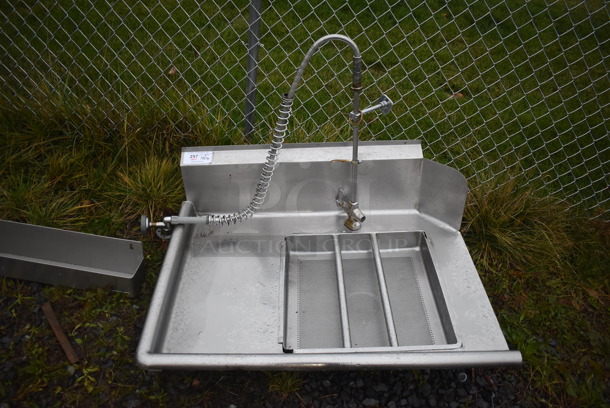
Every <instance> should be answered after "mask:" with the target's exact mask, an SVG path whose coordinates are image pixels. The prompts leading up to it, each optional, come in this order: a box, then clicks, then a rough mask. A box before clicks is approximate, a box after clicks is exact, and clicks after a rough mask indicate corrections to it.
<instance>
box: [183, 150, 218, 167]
mask: <svg viewBox="0 0 610 408" xmlns="http://www.w3.org/2000/svg"><path fill="white" fill-rule="evenodd" d="M213 157H214V152H183V153H182V164H186V165H188V164H212V158H213Z"/></svg>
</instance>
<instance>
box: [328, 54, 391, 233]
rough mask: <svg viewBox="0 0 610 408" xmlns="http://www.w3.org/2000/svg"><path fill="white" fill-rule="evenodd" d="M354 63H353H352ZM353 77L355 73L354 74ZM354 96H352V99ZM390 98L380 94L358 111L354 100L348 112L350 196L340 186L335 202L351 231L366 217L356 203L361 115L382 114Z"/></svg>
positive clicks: (388, 106)
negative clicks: (352, 109)
mask: <svg viewBox="0 0 610 408" xmlns="http://www.w3.org/2000/svg"><path fill="white" fill-rule="evenodd" d="M354 65H355V64H354ZM354 78H355V75H354ZM355 100H356V98H354V101H355ZM392 105H393V103H392V100H391V99H390V98H388V97H387V96H386V95H381V97H380V98H379V99H378V100H377V104H375V105H373V106H370V107H368V108H366V109H364V110H362V111H360V110H359V109H358V107H357V105H356V102H354V111H353V112H351V113H350V115H349V120H350V123H351V125H352V131H353V138H352V144H353V147H352V161H351V180H350V183H349V189H350V196H349V198H348V197H347V196H346V194H345V193H344V192H343V190H342V189H341V188H339V191H338V192H337V197H336V202H337V205H338V206H339V207H341V208H342V209H343V211H345V212H346V213H347V219H346V220H345V222H344V223H343V225H345V226H346V227H347V228H348V229H350V230H352V231H358V230H359V229H360V228H361V227H362V222H364V220H365V219H366V216H365V215H364V214H363V213H362V211H361V210H360V208H359V205H358V164H359V163H360V161H359V160H358V142H359V140H358V129H359V127H360V123H361V122H362V117H363V115H364V114H365V113H369V112H372V111H374V110H377V109H379V111H380V112H381V113H383V114H386V113H388V112H389V111H390V109H392Z"/></svg>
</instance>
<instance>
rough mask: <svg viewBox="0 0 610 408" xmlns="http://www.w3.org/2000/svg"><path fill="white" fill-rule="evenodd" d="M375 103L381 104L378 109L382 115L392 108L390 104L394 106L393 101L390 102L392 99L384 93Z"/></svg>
mask: <svg viewBox="0 0 610 408" xmlns="http://www.w3.org/2000/svg"><path fill="white" fill-rule="evenodd" d="M377 104H378V105H381V107H380V108H379V111H380V112H381V113H383V114H384V115H385V114H386V113H388V112H389V111H390V110H391V109H392V106H394V102H392V100H391V99H390V98H389V97H388V96H387V95H386V94H383V95H381V96H380V97H379V99H378V100H377Z"/></svg>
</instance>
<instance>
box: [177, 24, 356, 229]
mask: <svg viewBox="0 0 610 408" xmlns="http://www.w3.org/2000/svg"><path fill="white" fill-rule="evenodd" d="M331 40H337V41H342V42H345V43H347V44H348V45H349V46H350V47H351V48H352V50H353V52H354V69H353V83H352V89H353V91H354V112H353V115H355V116H357V115H358V114H359V113H360V102H359V101H360V99H359V95H360V90H361V89H362V86H361V83H360V74H361V63H362V62H361V58H360V51H359V50H358V46H357V45H356V43H354V41H353V40H352V39H351V38H349V37H346V36H344V35H340V34H331V35H326V36H324V37H322V38H320V39H319V40H318V41H316V42H315V43H314V44H313V45H312V46H311V48H310V49H309V51H308V52H307V54H306V55H305V58H304V59H303V62H302V63H301V66H300V67H299V69H298V70H297V74H296V76H295V78H294V81H293V82H292V86H291V87H290V91H289V92H288V93H287V94H284V96H283V97H282V104H281V106H280V113H279V115H278V118H277V123H276V125H275V129H274V130H273V140H272V142H271V148H270V149H269V154H268V155H267V160H266V162H265V164H264V166H263V170H262V172H261V177H260V180H259V182H258V185H257V186H256V192H255V193H254V196H253V197H252V200H251V201H250V204H249V205H248V206H247V207H246V208H245V209H244V210H243V211H241V212H237V213H234V214H229V215H216V214H210V215H208V216H207V222H208V224H210V225H230V224H237V223H238V222H242V221H244V220H246V219H247V218H248V217H251V216H252V215H254V213H255V212H256V211H258V210H259V209H260V208H261V206H262V205H263V203H264V202H265V198H266V197H267V192H268V191H269V185H270V183H271V178H272V177H273V172H274V171H275V168H276V167H277V164H278V158H279V154H280V150H281V149H282V144H283V143H284V138H285V137H286V130H287V128H288V119H289V118H290V116H291V114H292V102H293V101H294V94H295V93H296V90H297V87H298V86H299V82H300V81H301V78H302V77H303V73H304V71H305V68H306V67H307V65H308V64H309V60H310V59H311V57H312V56H313V54H314V53H315V52H316V51H317V50H318V49H319V48H320V47H321V46H322V45H324V44H325V43H327V42H329V41H331ZM353 127H354V157H357V156H358V154H357V151H358V150H357V149H358V133H357V125H354V126H353ZM356 162H357V159H354V166H355V164H356ZM353 190H354V194H355V182H354V188H353ZM174 218H175V221H178V218H181V217H172V220H174ZM181 221H182V222H183V223H186V221H185V220H181ZM172 222H174V221H172ZM189 222H190V220H189Z"/></svg>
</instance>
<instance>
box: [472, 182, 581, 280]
mask: <svg viewBox="0 0 610 408" xmlns="http://www.w3.org/2000/svg"><path fill="white" fill-rule="evenodd" d="M535 191H536V190H534V189H533V187H532V186H530V187H521V186H519V184H518V182H517V179H516V178H514V177H513V178H511V177H510V172H508V173H506V174H505V175H504V176H501V177H496V178H494V179H492V180H491V181H489V182H487V183H485V184H483V185H481V186H478V187H477V188H475V189H473V190H472V191H471V192H470V195H469V200H468V203H467V205H466V208H465V210H464V224H463V227H462V233H463V234H464V236H465V239H466V243H467V244H468V247H469V249H470V252H471V254H472V256H473V258H474V259H475V260H476V261H477V262H478V264H479V266H480V267H481V268H482V270H484V271H506V270H510V269H517V270H519V271H521V272H524V271H528V272H535V271H541V270H554V269H559V268H562V267H563V265H564V262H563V257H564V256H565V254H566V253H569V252H570V250H571V248H572V247H573V246H574V242H573V241H572V240H571V239H570V237H569V235H568V231H567V224H566V222H565V220H564V219H562V218H563V217H562V214H565V215H567V213H566V210H567V207H568V205H567V203H565V202H564V201H561V200H559V199H556V198H554V197H541V196H540V195H539V194H537V193H535Z"/></svg>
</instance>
